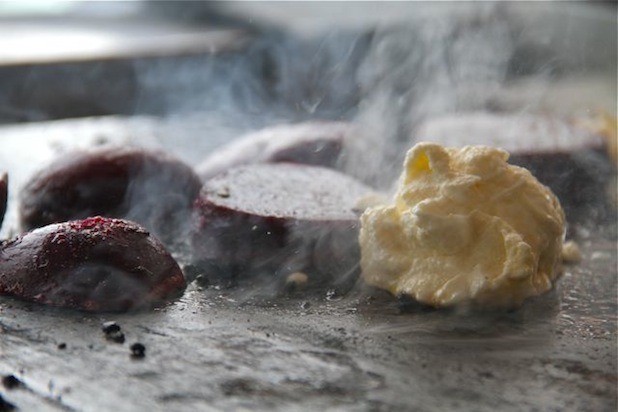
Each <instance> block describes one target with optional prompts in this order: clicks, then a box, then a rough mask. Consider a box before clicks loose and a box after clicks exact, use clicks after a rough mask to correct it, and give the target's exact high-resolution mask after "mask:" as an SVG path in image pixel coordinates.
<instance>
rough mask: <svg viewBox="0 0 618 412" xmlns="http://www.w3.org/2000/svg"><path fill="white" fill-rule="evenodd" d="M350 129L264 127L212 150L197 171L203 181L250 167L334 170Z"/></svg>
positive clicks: (338, 125)
mask: <svg viewBox="0 0 618 412" xmlns="http://www.w3.org/2000/svg"><path fill="white" fill-rule="evenodd" d="M351 130H352V126H351V125H349V124H347V123H343V122H324V121H313V122H306V123H297V124H289V125H280V126H274V127H268V128H265V129H262V130H258V131H256V132H252V133H249V134H247V135H245V136H243V137H240V138H238V139H237V140H234V141H232V142H231V143H229V144H227V145H225V146H223V147H222V148H220V149H218V150H215V151H214V152H213V153H211V154H210V155H209V156H208V157H207V158H205V159H204V160H203V161H202V162H201V163H200V164H199V165H198V166H197V167H196V170H197V174H198V175H199V176H200V177H201V178H202V180H203V181H207V180H208V179H210V178H212V177H214V176H216V175H217V174H219V173H221V172H223V171H225V170H227V169H229V168H232V167H236V166H241V165H244V164H251V163H278V162H287V163H300V164H306V165H314V166H323V167H329V168H336V166H337V163H338V160H339V157H340V155H341V154H342V151H343V148H344V145H345V140H346V139H347V138H348V137H347V136H348V135H349V134H350V133H351Z"/></svg>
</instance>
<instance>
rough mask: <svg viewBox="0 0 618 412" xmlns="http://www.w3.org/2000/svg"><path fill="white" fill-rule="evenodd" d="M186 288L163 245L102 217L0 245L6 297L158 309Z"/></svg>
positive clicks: (0, 283)
mask: <svg viewBox="0 0 618 412" xmlns="http://www.w3.org/2000/svg"><path fill="white" fill-rule="evenodd" d="M185 287H186V282H185V278H184V275H183V273H182V271H181V270H180V268H179V267H178V264H177V263H176V261H175V260H174V259H173V258H172V256H171V255H170V254H169V253H168V252H167V251H166V249H165V247H164V246H163V244H162V243H161V242H160V241H159V240H157V239H156V238H155V237H154V236H152V235H150V234H149V233H148V232H147V231H146V230H145V229H144V228H142V227H141V226H139V225H137V224H135V223H133V222H129V221H125V220H119V219H109V218H103V217H100V216H97V217H93V218H88V219H85V220H77V221H70V222H65V223H58V224H53V225H48V226H45V227H42V228H39V229H36V230H33V231H32V232H28V233H25V234H23V235H21V236H19V237H17V238H15V239H13V240H9V241H5V242H3V243H2V244H1V245H0V294H2V295H9V296H14V297H16V298H19V299H23V300H28V301H32V302H37V303H42V304H46V305H51V306H57V307H64V308H73V309H79V310H84V311H90V312H109V311H112V312H118V311H129V310H134V309H140V308H148V307H152V306H157V305H160V304H162V303H164V302H166V301H167V300H169V299H171V298H173V297H176V296H178V295H179V294H181V293H182V291H183V290H184V288H185Z"/></svg>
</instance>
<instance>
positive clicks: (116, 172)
mask: <svg viewBox="0 0 618 412" xmlns="http://www.w3.org/2000/svg"><path fill="white" fill-rule="evenodd" d="M201 186H202V183H201V181H200V179H199V177H198V176H197V175H196V174H195V173H194V172H193V169H191V168H190V167H189V166H187V165H185V164H184V163H182V162H181V161H179V160H178V159H176V158H173V157H171V156H169V155H167V154H165V153H162V152H158V151H148V150H144V149H137V148H119V147H107V148H99V149H94V150H88V151H82V152H76V153H73V154H70V155H65V156H63V157H61V158H59V159H58V160H56V161H55V162H53V163H52V164H51V165H49V166H48V167H46V168H45V169H43V170H41V171H40V172H39V173H37V174H36V175H34V176H33V177H32V178H31V179H30V181H29V182H28V183H27V184H26V185H25V187H24V189H23V190H22V193H21V194H20V220H21V225H22V228H23V229H24V230H30V229H34V228H36V227H41V226H45V225H48V224H51V223H57V222H64V221H67V220H76V219H85V218H87V217H91V216H97V215H101V216H106V217H114V218H122V219H128V220H132V221H135V222H137V223H139V224H141V225H143V226H145V227H146V228H147V229H148V230H150V231H152V232H153V233H155V234H156V235H157V236H158V237H159V238H161V239H162V240H164V241H165V242H166V243H168V240H170V239H173V238H174V237H175V236H177V235H178V233H179V228H180V227H181V226H182V224H183V223H184V222H186V221H187V214H188V211H189V210H190V208H191V205H192V203H193V201H194V200H195V197H196V196H197V194H198V193H199V190H200V188H201Z"/></svg>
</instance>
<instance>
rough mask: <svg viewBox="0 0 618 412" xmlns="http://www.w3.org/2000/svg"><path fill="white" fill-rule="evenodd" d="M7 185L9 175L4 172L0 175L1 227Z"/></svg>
mask: <svg viewBox="0 0 618 412" xmlns="http://www.w3.org/2000/svg"><path fill="white" fill-rule="evenodd" d="M8 186H9V176H8V175H7V174H6V173H3V174H2V175H1V176H0V227H2V221H3V220H4V214H5V213H6V201H7V198H8Z"/></svg>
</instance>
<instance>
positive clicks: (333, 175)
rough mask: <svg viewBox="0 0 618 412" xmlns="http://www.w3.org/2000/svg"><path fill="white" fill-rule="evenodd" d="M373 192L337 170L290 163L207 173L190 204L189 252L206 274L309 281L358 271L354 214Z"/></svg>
mask: <svg viewBox="0 0 618 412" xmlns="http://www.w3.org/2000/svg"><path fill="white" fill-rule="evenodd" d="M370 192H371V189H369V188H368V187H367V186H365V185H363V184H362V183H360V182H357V181H356V180H354V179H353V178H351V177H349V176H346V175H343V174H341V173H339V172H337V171H334V170H330V169H326V168H322V167H315V166H306V165H294V164H285V163H279V164H253V165H245V166H239V167H236V168H233V169H229V170H228V171H227V172H224V173H222V174H219V175H218V176H216V177H215V178H213V179H211V180H209V181H208V182H207V183H206V184H205V185H204V187H203V188H202V191H201V192H200V196H199V197H198V199H197V200H196V202H195V205H194V209H195V210H194V213H195V214H194V220H195V224H196V227H195V230H194V234H193V236H192V240H193V246H194V255H195V256H196V257H197V259H199V261H200V263H201V265H202V267H203V268H205V271H206V275H213V276H221V275H223V276H230V277H232V278H235V279H243V278H252V277H254V276H256V277H257V276H258V275H259V274H262V273H266V274H267V276H275V277H277V278H282V277H285V276H287V275H289V274H290V273H293V272H298V271H303V272H306V273H307V274H308V275H309V278H310V281H325V280H326V281H330V282H333V283H338V282H343V281H345V280H348V279H350V278H351V277H354V276H355V275H357V267H358V260H359V253H360V252H359V246H358V240H357V239H358V230H359V219H358V216H357V215H356V213H355V212H354V207H355V205H356V202H357V200H358V199H359V198H361V197H363V196H365V195H367V194H368V193H370Z"/></svg>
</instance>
